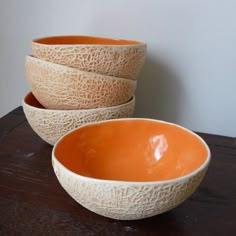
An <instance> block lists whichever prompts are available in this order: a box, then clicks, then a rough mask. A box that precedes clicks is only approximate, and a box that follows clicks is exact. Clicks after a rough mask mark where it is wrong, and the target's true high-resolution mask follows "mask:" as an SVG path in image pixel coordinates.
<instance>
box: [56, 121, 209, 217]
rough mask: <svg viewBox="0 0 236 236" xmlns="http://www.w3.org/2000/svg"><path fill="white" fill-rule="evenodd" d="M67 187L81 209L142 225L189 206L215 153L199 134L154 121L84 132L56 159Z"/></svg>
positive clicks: (73, 135) (66, 141) (61, 144)
mask: <svg viewBox="0 0 236 236" xmlns="http://www.w3.org/2000/svg"><path fill="white" fill-rule="evenodd" d="M52 161H53V167H54V171H55V173H56V175H57V178H58V180H59V182H60V183H61V185H62V187H63V188H64V189H65V190H66V191H67V192H68V193H69V194H70V195H71V196H72V197H73V198H74V199H75V200H76V201H77V202H79V203H80V204H81V205H83V206H85V207H86V208H88V209H90V210H92V211H94V212H96V213H98V214H100V215H103V216H107V217H110V218H114V219H123V220H130V219H141V218H146V217H150V216H153V215H157V214H160V213H162V212H165V211H168V210H170V209H172V208H174V207H176V206H177V205H179V204H180V203H182V202H183V201H184V200H186V199H187V198H188V197H189V196H190V195H191V194H192V193H193V192H194V191H195V190H196V188H197V187H198V185H199V184H200V182H201V180H202V179H203V177H204V175H205V173H206V170H207V167H208V164H209V161H210V151H209V148H208V147H207V145H206V143H205V142H204V141H203V140H202V139H201V138H200V137H199V136H197V135H196V134H194V133H192V132H191V131H189V130H187V129H185V128H183V127H180V126H178V125H175V124H171V123H166V122H163V121H158V120H151V119H118V120H111V121H103V122H98V123H95V124H89V125H86V126H82V127H80V128H78V129H76V130H74V131H73V132H70V133H69V134H67V135H65V136H64V137H62V138H61V139H60V140H59V141H58V142H57V143H56V145H55V146H54V149H53V153H52Z"/></svg>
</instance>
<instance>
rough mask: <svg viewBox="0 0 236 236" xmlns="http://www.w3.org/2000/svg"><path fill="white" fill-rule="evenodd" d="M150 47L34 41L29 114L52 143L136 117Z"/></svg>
mask: <svg viewBox="0 0 236 236" xmlns="http://www.w3.org/2000/svg"><path fill="white" fill-rule="evenodd" d="M145 56H146V45H145V44H144V43H142V42H138V41H131V40H117V39H109V38H99V37H92V36H55V37H46V38H40V39H36V40H33V42H32V56H26V61H25V66H26V79H27V81H28V84H29V86H30V89H31V93H29V94H27V95H26V96H25V97H24V99H23V109H24V112H25V115H26V118H27V120H28V122H29V124H30V125H31V127H32V129H33V130H34V131H35V132H36V133H37V134H38V135H39V136H40V137H41V138H42V139H43V140H45V141H46V142H47V143H49V144H51V145H54V144H55V142H56V141H57V140H58V139H59V138H60V137H62V136H63V135H64V134H66V133H67V132H69V131H71V130H73V129H75V128H77V127H79V126H81V125H83V124H87V123H91V122H96V121H102V120H109V119H115V118H128V117H131V116H132V114H133V111H134V107H135V97H134V93H135V90H136V86H137V76H138V74H139V72H140V70H141V68H142V66H143V64H144V61H145Z"/></svg>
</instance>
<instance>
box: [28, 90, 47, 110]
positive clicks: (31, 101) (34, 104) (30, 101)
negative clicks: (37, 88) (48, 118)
mask: <svg viewBox="0 0 236 236" xmlns="http://www.w3.org/2000/svg"><path fill="white" fill-rule="evenodd" d="M24 100H25V103H26V104H28V105H29V106H32V107H37V108H43V109H45V108H44V107H43V106H42V105H41V104H40V103H39V102H38V100H37V99H36V98H35V96H34V95H33V93H29V94H28V95H27V96H26V97H25V99H24Z"/></svg>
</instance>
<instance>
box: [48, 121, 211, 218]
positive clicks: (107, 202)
mask: <svg viewBox="0 0 236 236" xmlns="http://www.w3.org/2000/svg"><path fill="white" fill-rule="evenodd" d="M125 120H127V119H125ZM130 120H137V119H135V118H133V119H132V118H131V119H130ZM146 120H148V119H146ZM112 121H113V120H112ZM114 121H116V120H114ZM104 122H107V121H104ZM104 122H97V123H96V124H100V123H104ZM165 123H166V122H165ZM92 125H93V124H92ZM87 126H88V125H86V126H83V127H87ZM83 127H80V128H83ZM80 128H79V129H80ZM77 130H78V129H77ZM186 131H187V130H186ZM187 132H190V131H187ZM71 133H72V132H71ZM68 135H70V133H69V134H67V135H65V136H64V137H62V138H61V139H60V140H59V141H58V142H57V143H56V145H55V146H54V148H53V152H52V165H53V168H54V172H55V174H56V176H57V178H58V180H59V182H60V184H61V186H62V187H63V188H64V189H65V190H66V191H67V193H68V194H69V195H70V196H71V197H72V198H73V199H74V200H75V201H77V202H78V203H79V204H81V205H82V206H84V207H85V208H87V209H89V210H90V211H92V212H95V213H97V214H99V215H102V216H105V217H109V218H113V219H118V220H138V219H143V218H147V217H151V216H154V215H158V214H161V213H163V212H166V211H169V210H171V209H173V208H175V207H176V206H178V205H179V204H181V203H182V202H184V201H185V200H186V199H187V198H188V197H189V196H190V195H191V194H192V193H193V192H194V191H195V190H196V189H197V187H198V186H199V184H200V183H201V181H202V179H203V178H204V176H205V173H206V171H207V168H208V165H209V161H210V151H209V149H208V147H207V145H206V144H205V142H204V141H203V140H202V139H201V138H200V137H198V138H199V139H201V142H203V145H205V147H206V149H207V152H208V156H207V158H206V161H205V162H204V163H203V164H202V165H201V166H200V168H198V169H196V170H195V171H193V172H192V173H190V174H187V175H185V176H182V177H179V178H175V179H170V180H163V181H148V182H135V181H116V180H106V179H98V178H92V177H87V176H84V175H80V174H78V173H75V172H74V171H71V170H70V169H68V168H67V167H66V166H65V165H63V164H62V162H60V161H59V159H58V157H57V155H56V150H57V148H58V147H59V145H60V142H61V141H63V139H64V138H65V137H66V136H68ZM194 135H195V134H194ZM121 148H122V147H121ZM68 158H70V157H68ZM78 164H79V163H78ZM132 168H133V169H130V171H131V172H132V171H133V172H134V171H135V167H132Z"/></svg>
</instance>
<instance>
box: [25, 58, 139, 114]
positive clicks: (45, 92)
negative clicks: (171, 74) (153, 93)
mask: <svg viewBox="0 0 236 236" xmlns="http://www.w3.org/2000/svg"><path fill="white" fill-rule="evenodd" d="M25 67H26V79H27V82H28V83H29V85H30V88H31V91H32V93H33V94H34V96H35V97H36V98H37V100H38V101H39V102H40V103H41V104H42V105H43V106H44V107H46V108H48V109H56V110H61V109H62V110H76V109H91V108H101V107H111V106H117V105H120V104H123V103H126V102H128V101H129V100H130V99H131V97H132V96H133V94H134V92H135V90H136V84H137V81H136V80H130V79H123V78H118V77H113V76H105V75H101V74H96V73H91V72H86V71H81V70H78V69H74V68H70V67H67V66H62V65H58V64H55V63H50V62H48V61H44V60H41V59H38V58H34V57H31V56H27V57H26V61H25Z"/></svg>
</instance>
